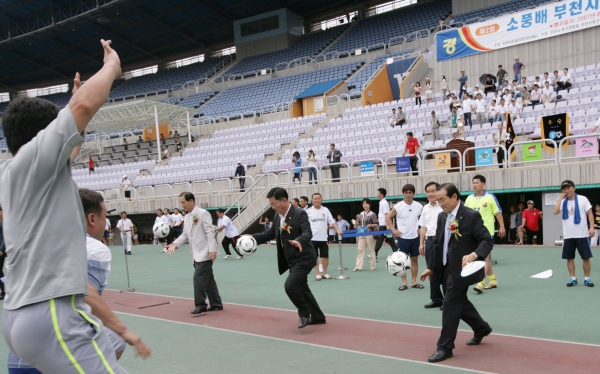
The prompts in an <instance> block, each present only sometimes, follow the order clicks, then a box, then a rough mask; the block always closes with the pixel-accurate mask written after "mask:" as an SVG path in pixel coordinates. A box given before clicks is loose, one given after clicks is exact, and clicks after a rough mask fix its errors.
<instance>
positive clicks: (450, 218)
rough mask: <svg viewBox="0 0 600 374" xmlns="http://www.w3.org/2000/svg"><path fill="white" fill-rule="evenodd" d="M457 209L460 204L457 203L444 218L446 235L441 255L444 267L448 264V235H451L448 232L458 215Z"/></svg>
mask: <svg viewBox="0 0 600 374" xmlns="http://www.w3.org/2000/svg"><path fill="white" fill-rule="evenodd" d="M458 208H460V203H458V204H457V205H456V208H454V210H453V211H452V212H451V213H450V214H448V217H447V218H446V234H445V236H444V254H443V257H442V259H443V263H444V266H445V265H446V262H448V243H449V242H450V235H452V232H451V231H450V224H451V223H452V222H453V221H454V220H455V219H456V215H457V214H458Z"/></svg>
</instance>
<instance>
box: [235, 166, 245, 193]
mask: <svg viewBox="0 0 600 374" xmlns="http://www.w3.org/2000/svg"><path fill="white" fill-rule="evenodd" d="M245 176H246V169H245V168H244V165H242V161H238V162H237V167H236V168H235V174H234V176H233V177H234V178H236V177H240V178H239V179H240V192H244V191H246V178H244V177H245Z"/></svg>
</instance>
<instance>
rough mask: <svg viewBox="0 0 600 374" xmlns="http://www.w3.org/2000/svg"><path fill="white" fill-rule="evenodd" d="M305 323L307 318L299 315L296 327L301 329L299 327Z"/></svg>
mask: <svg viewBox="0 0 600 374" xmlns="http://www.w3.org/2000/svg"><path fill="white" fill-rule="evenodd" d="M307 324H308V318H306V317H300V320H299V321H298V328H299V329H301V328H303V327H305V326H306V325H307Z"/></svg>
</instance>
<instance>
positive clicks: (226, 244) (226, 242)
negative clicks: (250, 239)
mask: <svg viewBox="0 0 600 374" xmlns="http://www.w3.org/2000/svg"><path fill="white" fill-rule="evenodd" d="M239 238H240V236H239V235H238V236H234V237H233V238H228V237H224V238H223V241H222V242H221V245H222V246H223V249H224V250H225V253H226V254H227V256H231V252H229V245H230V244H231V247H232V248H233V250H234V251H235V253H237V254H238V256H242V255H241V254H240V252H238V250H237V248H236V247H235V243H237V241H238V239H239ZM242 257H244V256H242Z"/></svg>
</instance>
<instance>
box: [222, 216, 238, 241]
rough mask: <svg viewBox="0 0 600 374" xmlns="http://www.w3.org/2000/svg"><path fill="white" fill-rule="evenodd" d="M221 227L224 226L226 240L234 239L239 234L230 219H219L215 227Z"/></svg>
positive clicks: (224, 217)
mask: <svg viewBox="0 0 600 374" xmlns="http://www.w3.org/2000/svg"><path fill="white" fill-rule="evenodd" d="M221 226H225V236H226V237H228V238H234V237H236V236H238V235H239V234H240V232H239V231H238V229H237V228H236V227H235V225H234V224H233V222H231V219H230V218H229V217H227V216H223V218H219V220H218V221H217V227H221Z"/></svg>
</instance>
